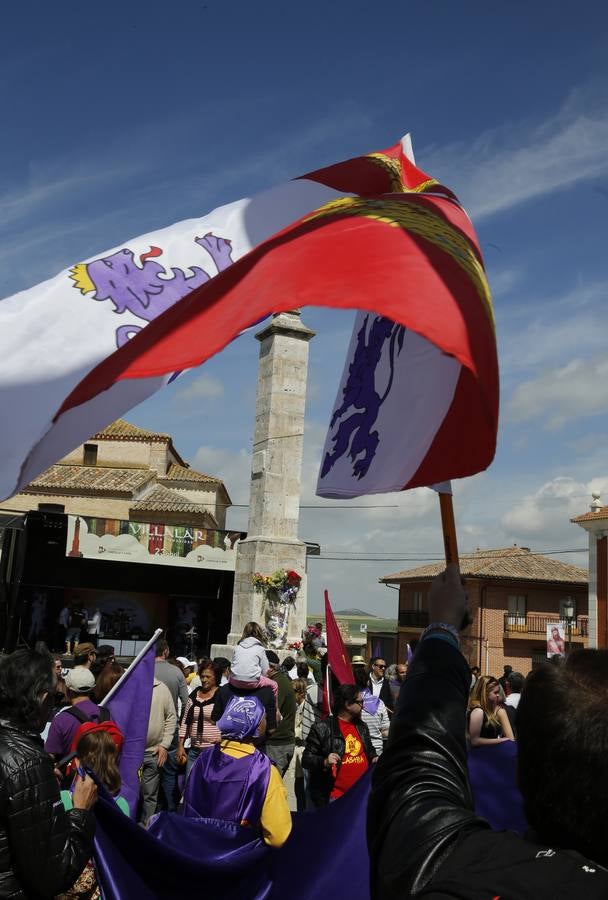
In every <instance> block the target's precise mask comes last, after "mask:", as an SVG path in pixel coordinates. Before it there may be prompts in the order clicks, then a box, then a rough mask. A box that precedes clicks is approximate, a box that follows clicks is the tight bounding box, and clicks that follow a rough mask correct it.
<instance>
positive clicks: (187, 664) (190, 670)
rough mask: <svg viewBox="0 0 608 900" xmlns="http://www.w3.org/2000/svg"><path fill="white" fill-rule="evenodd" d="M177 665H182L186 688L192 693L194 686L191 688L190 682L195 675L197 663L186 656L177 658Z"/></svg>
mask: <svg viewBox="0 0 608 900" xmlns="http://www.w3.org/2000/svg"><path fill="white" fill-rule="evenodd" d="M177 661H178V663H181V664H182V667H183V669H184V678H185V679H186V684H187V685H188V688H189V689H190V690H191V691H192V690H194V687H196V685H194V686H192V682H193V680H194V677H195V675H196V674H197V669H198V663H197V661H196V660H195V659H188V657H187V656H178V657H177Z"/></svg>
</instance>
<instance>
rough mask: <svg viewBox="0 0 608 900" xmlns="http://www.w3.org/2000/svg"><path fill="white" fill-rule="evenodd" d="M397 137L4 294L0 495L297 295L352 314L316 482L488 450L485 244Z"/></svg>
mask: <svg viewBox="0 0 608 900" xmlns="http://www.w3.org/2000/svg"><path fill="white" fill-rule="evenodd" d="M408 147H409V142H408V141H406V140H405V139H404V140H403V141H400V142H398V143H397V144H395V145H394V146H392V147H389V148H388V149H386V150H383V151H380V152H374V153H368V154H366V155H364V156H360V157H356V158H354V159H350V160H346V161H345V162H341V163H337V164H335V165H332V166H328V167H327V168H324V169H319V170H317V171H315V172H310V173H308V174H307V175H305V176H303V177H301V178H297V179H294V180H293V181H291V182H289V183H287V184H284V185H281V186H279V187H276V188H273V189H272V190H269V191H266V192H265V193H263V194H260V195H258V196H256V197H253V198H248V199H243V200H239V201H236V202H235V203H231V204H229V205H227V206H223V207H220V208H218V209H216V210H214V211H213V212H211V213H209V214H207V215H204V216H201V217H199V218H194V219H189V220H187V221H184V222H180V223H178V224H175V225H171V226H170V227H168V228H165V229H163V230H160V231H156V232H154V233H151V234H146V235H143V236H141V237H138V238H134V239H133V240H127V241H125V242H124V243H121V244H119V245H118V246H116V247H113V248H112V249H111V250H107V251H104V252H102V253H97V254H95V255H94V256H93V257H91V258H90V259H88V260H84V261H78V260H75V261H74V264H73V265H71V266H69V267H68V268H67V269H66V270H65V271H63V272H61V273H60V274H59V275H57V276H56V277H55V278H51V279H50V280H49V281H46V282H44V283H43V284H40V285H37V286H36V287H33V288H30V289H29V290H26V291H23V292H21V293H19V294H16V295H14V296H12V297H8V298H5V299H4V300H2V301H1V302H0V416H1V417H2V420H3V421H4V422H7V421H10V423H11V427H10V428H4V429H2V430H1V431H0V460H2V463H1V465H0V497H3V498H4V497H7V496H10V495H11V494H13V493H15V492H16V491H18V490H19V489H20V488H21V487H23V486H24V485H25V484H27V483H28V482H30V481H31V480H32V479H33V478H35V477H36V476H37V475H38V474H40V472H41V471H43V470H44V469H46V468H47V467H48V466H49V465H51V464H52V463H54V462H56V461H57V460H58V459H60V458H61V457H62V456H64V455H65V454H66V453H68V452H70V451H71V450H72V449H73V448H74V447H76V446H77V445H78V444H79V443H82V442H83V441H85V440H87V438H88V437H89V436H90V435H91V434H95V433H96V432H97V431H99V430H100V429H102V428H104V427H105V426H106V425H108V424H109V423H110V422H111V421H113V420H114V419H116V418H117V417H119V416H121V415H123V414H124V413H126V412H127V411H128V410H129V409H130V408H132V407H133V406H135V405H136V404H137V403H140V402H141V401H142V400H144V399H145V398H147V397H149V396H150V395H151V394H153V393H154V392H155V391H156V390H158V388H159V387H161V386H162V385H163V384H165V383H166V382H167V381H168V380H170V378H171V377H172V375H173V374H174V373H176V372H179V371H180V370H183V369H186V368H190V367H192V366H196V365H199V364H200V363H202V362H204V361H205V360H206V359H208V358H209V357H210V356H212V355H213V354H215V353H217V352H218V351H220V350H221V349H222V348H223V347H225V346H226V344H228V343H229V342H230V341H231V340H233V339H234V338H235V337H236V336H237V335H238V334H240V333H242V331H243V330H244V329H246V328H248V327H250V326H252V325H253V324H254V323H256V322H257V321H259V320H260V319H262V318H264V317H265V316H267V315H268V314H270V313H277V312H281V311H285V310H288V309H293V308H294V307H303V306H310V305H313V306H327V307H333V308H344V309H347V308H350V309H357V310H360V311H362V314H361V315H360V316H359V318H358V320H357V325H356V329H355V334H354V335H353V342H352V344H351V351H350V362H349V363H348V365H347V370H346V372H345V377H344V378H343V383H342V385H341V388H340V392H339V397H338V403H337V404H336V408H335V411H334V415H333V417H332V425H331V429H330V434H329V437H328V443H327V445H326V449H325V452H324V455H323V459H322V463H321V472H320V481H319V493H320V494H322V495H325V496H351V495H353V494H354V493H368V492H373V491H377V490H388V489H400V488H403V487H412V486H415V485H417V484H431V483H433V482H437V481H442V480H444V479H446V478H450V477H456V476H462V475H469V474H472V473H473V472H476V471H479V470H480V469H482V468H485V467H486V466H487V465H489V463H490V461H491V460H492V457H493V454H494V447H495V441H496V429H497V420H498V369H497V361H496V344H495V338H494V329H493V319H492V307H491V299H490V293H489V289H488V285H487V282H486V277H485V273H484V269H483V264H482V259H481V254H480V251H479V247H478V244H477V240H476V237H475V233H474V231H473V227H472V225H471V222H470V220H469V219H468V217H467V215H466V213H465V212H464V211H463V209H462V208H461V206H460V205H459V203H458V201H457V200H456V198H455V197H454V195H453V194H452V193H451V192H450V191H449V190H447V189H446V188H443V187H442V186H440V185H439V184H437V182H436V181H435V180H434V179H432V178H430V177H429V176H428V175H426V174H425V173H424V172H422V171H421V170H420V169H418V168H417V167H416V165H415V164H414V163H413V161H412V159H411V158H409V157H408V152H409V150H408ZM410 156H411V153H410ZM17 412H18V415H16V413H17Z"/></svg>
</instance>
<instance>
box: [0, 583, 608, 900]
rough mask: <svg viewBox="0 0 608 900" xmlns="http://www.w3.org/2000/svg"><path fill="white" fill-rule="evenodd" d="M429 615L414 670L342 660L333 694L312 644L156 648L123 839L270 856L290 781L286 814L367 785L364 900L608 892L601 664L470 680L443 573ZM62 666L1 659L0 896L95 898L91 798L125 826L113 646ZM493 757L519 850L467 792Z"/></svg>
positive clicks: (38, 657)
mask: <svg viewBox="0 0 608 900" xmlns="http://www.w3.org/2000/svg"><path fill="white" fill-rule="evenodd" d="M429 602H430V618H431V624H430V625H429V626H428V628H427V629H425V631H424V632H423V634H422V636H421V639H420V641H419V644H418V646H417V648H416V650H415V653H414V655H413V658H410V661H409V662H402V663H397V664H394V665H392V666H387V662H386V660H385V659H383V658H381V657H374V658H372V659H371V660H370V661H369V664H368V663H366V661H365V659H364V658H363V657H360V656H355V657H353V659H352V683H347V684H337V683H332V678H328V677H327V665H326V663H327V648H326V647H325V645H324V638H323V634H322V629H320V628H319V629H317V630H318V638H317V639H316V640H315V643H314V644H313V643H312V642H311V641H309V642H308V643H305V645H304V647H303V649H302V650H301V651H298V653H297V654H296V655H295V656H287V657H286V658H284V659H282V660H281V659H280V658H279V656H278V655H277V654H276V653H275V652H274V651H273V650H271V649H269V648H267V647H266V644H265V635H264V632H263V630H262V628H261V627H260V626H259V625H258V624H257V623H255V622H250V623H248V624H247V625H246V626H245V629H244V632H243V636H242V638H241V640H240V642H239V643H238V645H237V647H236V649H235V652H234V655H233V658H232V659H230V660H229V659H226V658H214V659H211V658H208V657H204V658H201V659H197V660H189V659H188V658H186V657H180V658H178V659H173V658H172V657H171V655H170V648H169V646H168V644H167V642H166V641H165V640H164V639H162V638H161V639H160V640H159V641H158V642H157V645H156V659H155V666H154V681H153V688H152V702H151V708H150V716H149V722H148V732H147V738H146V749H145V754H144V759H143V765H142V768H141V775H140V791H141V798H140V799H141V802H140V809H139V822H140V824H141V825H142V826H144V827H146V826H147V825H148V824H149V822H150V820H151V819H152V817H153V816H154V814H155V813H157V812H159V811H160V810H168V811H169V812H178V813H179V814H181V815H183V816H185V817H196V818H197V819H200V818H207V819H212V820H215V821H217V820H218V819H220V820H223V821H225V822H227V823H230V824H231V825H232V826H234V827H241V828H247V829H252V833H257V834H258V835H259V837H260V838H261V839H262V840H263V841H264V842H265V843H266V844H267V846H268V847H269V848H278V847H281V846H282V845H283V844H284V843H285V841H286V840H287V839H288V837H289V835H290V833H291V830H292V814H291V811H290V804H289V802H288V795H287V790H286V781H287V779H288V778H293V782H294V797H295V806H296V808H297V810H299V811H301V810H306V809H314V808H316V807H323V806H326V805H328V804H330V803H332V802H334V801H336V800H339V799H340V798H341V797H342V796H343V795H344V794H345V793H346V792H347V791H349V790H350V789H351V788H352V786H353V785H354V784H355V783H356V782H357V781H358V780H359V779H360V778H361V777H362V776H363V775H364V774H365V773H366V772H368V771H369V770H371V772H372V789H371V795H370V800H369V804H368V827H367V840H368V847H369V853H370V865H371V886H370V892H371V896H372V897H373V898H374V900H376V898H389V900H390V898H406V897H410V896H416V897H417V896H420V897H425V896H428V897H431V896H433V897H434V896H436V897H439V896H441V897H462V898H474V897H481V896H488V897H490V896H491V897H518V898H519V897H522V898H525V897H546V896H549V894H552V893H554V892H555V888H556V887H557V886H559V885H561V884H567V885H568V886H569V887H568V891H569V892H571V891H572V890H574V889H575V887H578V885H579V884H580V885H581V887H582V885H583V884H584V885H585V889H586V893H587V895H588V896H589V897H590V898H594V897H605V896H608V871H607V870H606V869H605V868H604V866H605V865H606V863H607V862H608V860H606V859H605V856H606V854H605V851H604V849H603V846H604V845H603V834H604V826H605V821H604V818H605V814H604V812H603V809H604V804H603V802H600V801H602V800H603V798H604V796H605V793H606V791H605V790H604V786H605V778H606V776H605V763H604V757H605V753H604V750H605V746H606V744H607V741H608V738H607V735H608V732H607V730H606V724H605V708H604V707H605V703H604V697H605V689H606V685H607V684H608V654H606V652H602V651H577V652H574V653H572V654H571V655H570V656H569V657H568V658H567V660H566V661H565V663H563V662H561V661H560V662H559V663H555V661H552V662H549V663H547V664H546V665H545V666H542V667H540V668H539V669H538V670H536V671H535V672H533V673H531V674H530V675H529V676H528V677H527V678H524V676H523V675H522V674H521V673H519V672H514V671H512V669H511V668H510V667H509V666H506V667H505V671H504V673H503V675H502V676H501V677H500V678H496V677H493V676H489V675H482V674H481V673H480V672H479V670H478V669H476V667H473V669H470V668H469V667H468V666H467V664H466V663H465V660H464V658H463V656H462V655H461V654H460V652H459V630H460V625H461V623H462V621H463V619H464V612H465V607H466V598H465V596H464V591H463V590H462V587H461V585H460V580H459V579H458V578H457V575H456V574H455V572H454V570H452V569H450V568H448V570H447V571H446V573H444V574H443V575H442V576H439V577H438V578H437V579H436V580H435V582H434V584H433V588H432V590H431V595H430V601H429ZM73 655H74V660H73V661H74V666H73V667H72V668H70V669H69V670H68V671H67V672H66V673H65V675H64V674H63V670H62V664H61V658H59V657H52V656H50V655H49V654H48V653H44V652H41V651H33V652H32V651H26V650H20V651H17V652H15V653H13V654H11V655H9V656H5V657H3V658H2V659H0V896H10V897H14V898H26V897H59V898H62V900H75V898H78V897H80V898H83V897H87V898H91V900H93V898H95V897H98V896H99V887H98V885H97V882H96V871H95V865H94V862H93V845H92V839H93V833H94V829H95V821H94V816H93V814H92V810H93V807H94V805H95V803H96V800H97V795H98V791H103V793H104V794H105V795H106V797H107V798H110V799H111V798H113V801H114V802H115V804H116V806H117V808H118V809H119V810H121V812H123V813H125V814H129V813H130V810H129V806H128V804H127V802H126V800H125V799H124V797H122V796H121V787H122V785H121V774H120V768H119V764H120V755H121V750H122V746H123V735H122V734H121V732H120V729H119V728H118V726H117V725H116V723H114V722H113V721H111V719H110V718H109V714H108V712H107V710H106V708H105V706H104V705H103V704H102V703H101V701H102V700H103V699H104V697H106V696H107V694H108V692H109V691H110V690H111V689H112V687H113V686H114V685H116V683H117V682H118V680H119V679H120V678H121V676H122V674H123V673H124V669H123V667H122V666H120V665H119V664H118V663H117V662H116V659H115V657H114V654H113V651H112V648H111V647H95V645H94V644H93V643H92V642H81V643H79V644H76V646H75V647H74V650H73ZM328 682H329V684H328ZM328 702H329V708H328V706H327V704H328ZM560 711H561V713H563V712H564V711H567V715H565V716H564V715H562V714H559V712H560ZM38 734H40V735H42V739H43V741H44V746H43V744H42V743H41V741H40V739H39V738H38V737H37V735H38ZM508 741H517V743H518V751H519V763H518V773H519V774H518V777H519V785H520V788H521V791H522V795H523V801H524V806H525V813H526V816H527V819H528V822H529V824H530V826H531V829H533V831H532V832H531V833H530V834H529V835H526V837H525V838H524V837H521V836H519V835H518V834H516V833H514V832H492V831H491V830H490V829H489V826H488V823H487V822H485V821H484V820H482V819H480V818H478V817H477V816H476V815H475V812H474V807H473V802H472V797H471V790H470V786H469V782H468V776H467V753H471V754H474V753H481V752H484V753H491V754H494V753H495V752H498V751H494V750H492V749H491V748H492V747H494V746H497V745H499V744H502V743H505V742H508ZM558 780H559V783H560V785H561V789H560V791H559V792H556V791H555V790H554V785H555V784H556V783H557V781H558ZM293 805H294V804H293V803H292V806H293ZM405 848H407V852H404V850H405ZM33 855H34V856H35V859H36V865H35V866H32V865H31V860H32V857H33ZM585 876H587V877H585ZM591 876H593V877H591Z"/></svg>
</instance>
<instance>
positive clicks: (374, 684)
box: [369, 675, 384, 697]
mask: <svg viewBox="0 0 608 900" xmlns="http://www.w3.org/2000/svg"><path fill="white" fill-rule="evenodd" d="M369 683H370V686H371V689H372V694H373V695H374V697H379V696H380V691H381V690H382V685H383V684H384V678H381V679H380V680H379V681H376V679H375V678H374V676H373V675H370V677H369Z"/></svg>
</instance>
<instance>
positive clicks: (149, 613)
mask: <svg viewBox="0 0 608 900" xmlns="http://www.w3.org/2000/svg"><path fill="white" fill-rule="evenodd" d="M230 505H231V500H230V496H229V494H228V491H227V490H226V487H225V485H224V483H223V481H222V479H221V478H217V477H215V476H214V475H210V474H207V473H204V472H197V471H196V470H195V469H193V468H191V467H190V466H189V465H188V463H187V462H186V460H184V459H183V458H182V456H181V455H180V454H179V453H178V451H177V450H176V448H175V446H174V444H173V441H172V439H171V436H170V435H169V434H165V433H163V432H156V431H151V430H148V429H145V428H140V427H138V426H136V425H132V424H131V423H130V422H127V421H125V420H124V419H118V420H117V421H116V422H112V424H111V425H108V427H107V428H104V429H103V430H101V431H99V432H98V433H97V434H94V435H93V436H92V437H91V438H89V440H88V441H87V442H86V443H84V444H82V445H80V446H79V447H76V448H75V449H74V450H73V451H72V452H71V453H68V454H67V456H65V457H64V458H63V459H61V460H59V461H58V462H57V463H56V464H55V465H52V466H50V467H49V468H48V469H47V470H46V471H45V472H42V473H41V474H40V475H39V476H38V477H37V478H35V479H34V480H33V481H32V482H31V483H30V484H28V485H27V486H26V487H25V488H23V490H22V491H21V492H20V493H18V494H16V495H15V496H13V497H11V498H9V499H8V500H6V501H5V502H4V503H3V504H2V506H1V507H0V553H1V554H2V557H4V552H5V550H6V549H7V548H12V550H9V552H7V556H6V559H9V557H10V560H11V563H10V566H11V569H12V571H11V579H12V580H11V584H12V585H13V586H14V587H11V590H12V591H13V593H12V594H11V596H12V600H11V603H12V604H13V606H12V607H11V608H13V609H16V610H18V611H19V612H18V613H17V614H16V615H13V619H14V620H15V623H14V625H12V630H13V633H14V634H15V635H16V634H21V635H22V636H23V637H24V638H25V639H26V640H27V641H28V642H29V643H30V644H31V645H33V643H34V642H35V641H36V640H39V639H41V640H44V641H46V642H47V643H48V645H49V647H50V648H51V649H54V650H59V649H61V648H62V645H63V646H65V644H64V638H65V633H64V632H65V629H62V626H61V625H60V623H59V622H58V619H59V613H60V610H62V609H64V608H65V607H66V604H70V603H74V604H75V605H76V607H77V608H79V609H81V610H82V609H84V610H85V611H86V615H87V617H89V616H91V615H92V614H93V613H94V611H95V610H99V612H100V615H101V624H100V638H103V640H102V641H101V642H102V643H110V644H111V645H112V646H114V647H115V650H116V653H117V654H118V655H123V656H134V655H135V654H136V653H137V652H138V650H139V649H141V646H143V642H144V641H145V639H146V638H148V637H150V635H151V634H152V633H153V632H154V630H155V629H156V628H157V627H161V628H163V629H164V630H166V633H167V635H168V637H169V640H170V641H171V642H172V645H171V646H172V650H173V651H174V653H175V654H176V655H178V654H181V655H184V654H192V653H193V652H194V650H193V648H194V647H195V646H196V643H198V638H200V641H201V642H204V643H205V644H207V645H208V644H210V643H212V642H213V641H214V640H220V641H223V640H225V635H226V634H227V632H228V628H229V625H230V616H231V608H232V592H233V585H234V568H235V565H236V549H235V548H236V546H237V544H238V541H239V540H240V539H241V538H242V537H243V535H242V533H241V532H227V531H226V530H225V524H226V511H227V509H228V508H229V506H230ZM3 526H4V529H3ZM2 532H3V534H2ZM2 562H3V563H4V562H5V559H4V558H3V559H2ZM0 589H2V584H0ZM17 618H18V621H17ZM193 631H194V632H197V633H198V637H197V641H196V643H193V641H194V637H192V636H191V637H190V638H187V636H186V635H192V632H193ZM86 634H87V632H86V630H84V631H83V632H82V635H81V636H82V637H84V635H86ZM189 641H190V643H189Z"/></svg>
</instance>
